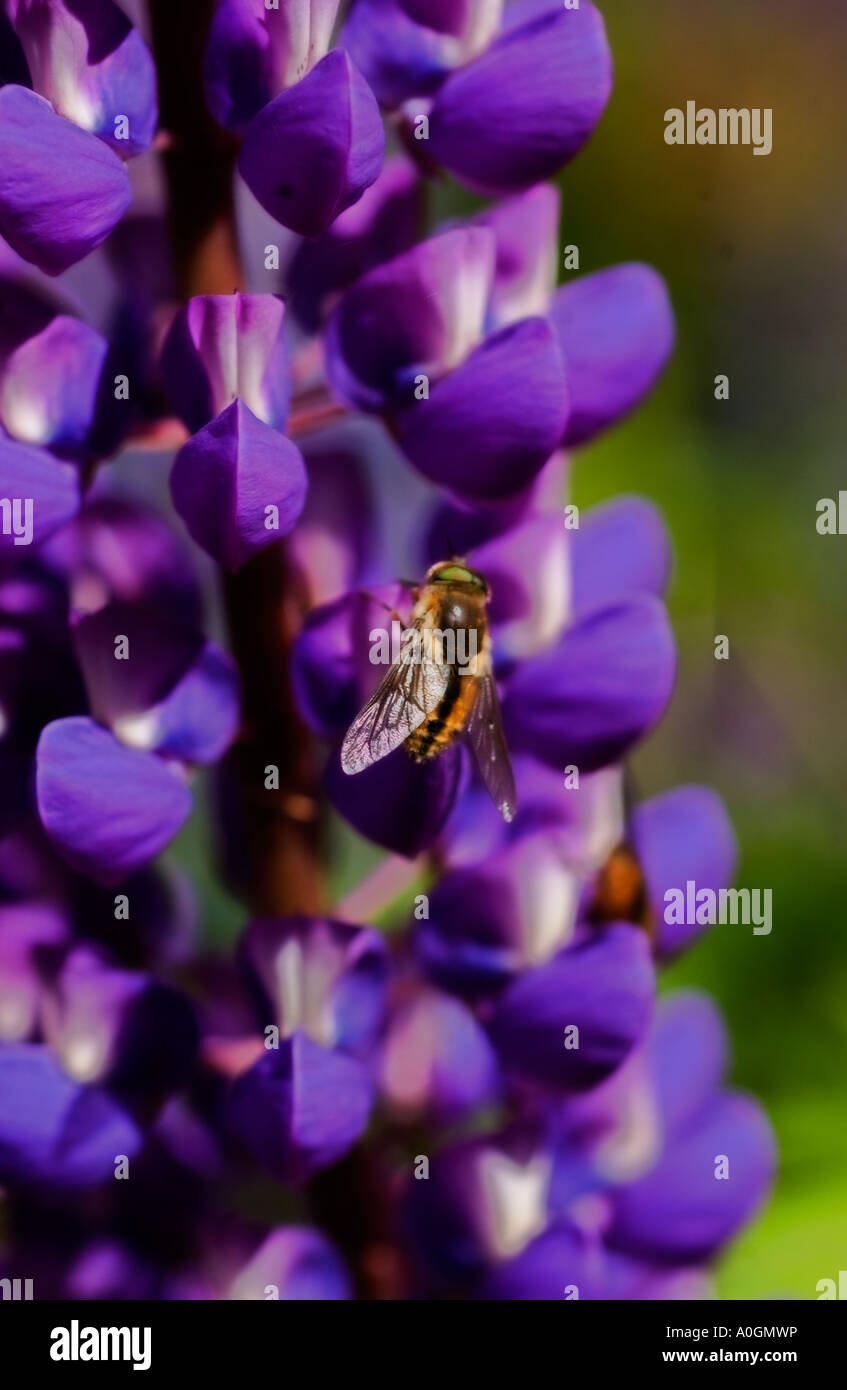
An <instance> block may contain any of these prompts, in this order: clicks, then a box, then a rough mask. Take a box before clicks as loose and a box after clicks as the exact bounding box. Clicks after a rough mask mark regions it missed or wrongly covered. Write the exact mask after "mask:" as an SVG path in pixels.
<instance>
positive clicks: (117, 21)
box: [8, 0, 158, 158]
mask: <svg viewBox="0 0 847 1390" xmlns="http://www.w3.org/2000/svg"><path fill="white" fill-rule="evenodd" d="M8 11H9V18H10V20H11V21H12V24H13V25H14V27H15V32H16V33H17V36H18V38H19V39H20V42H21V47H22V48H23V51H24V53H25V55H26V59H27V62H28V64H29V71H30V76H31V79H32V87H33V90H34V91H36V92H37V93H38V95H39V96H42V97H46V98H47V100H48V101H49V102H51V103H52V105H53V108H54V110H56V111H57V112H58V114H59V115H60V116H65V117H66V118H67V119H68V120H69V121H73V122H74V124H75V125H78V126H80V127H81V128H82V129H83V130H88V131H91V133H92V134H93V135H99V137H100V138H101V140H104V141H105V142H106V144H108V145H111V147H112V149H113V150H115V151H116V153H117V154H119V155H120V156H121V158H129V157H131V156H132V155H136V154H140V153H141V151H142V150H146V149H147V147H148V146H149V145H150V144H151V142H152V140H153V136H154V135H155V133H156V124H157V121H158V110H157V103H156V73H155V69H154V67H153V59H152V57H151V56H150V52H149V50H148V48H147V45H146V44H145V43H144V40H143V39H142V38H141V35H140V34H139V33H138V31H137V30H136V29H134V28H133V27H132V25H131V24H130V22H129V20H128V19H127V17H126V15H125V14H124V12H123V10H122V9H121V8H120V6H119V5H116V4H114V3H113V0H85V3H84V4H79V3H78V0H77V3H74V0H9V6H8Z"/></svg>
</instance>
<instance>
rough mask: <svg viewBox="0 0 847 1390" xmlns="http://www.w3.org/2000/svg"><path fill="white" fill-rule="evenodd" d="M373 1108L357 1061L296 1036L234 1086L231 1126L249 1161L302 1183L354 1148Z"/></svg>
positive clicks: (254, 1067) (291, 1180)
mask: <svg viewBox="0 0 847 1390" xmlns="http://www.w3.org/2000/svg"><path fill="white" fill-rule="evenodd" d="M371 1102H372V1088H371V1084H370V1081H369V1079H368V1074H367V1072H366V1070H365V1068H364V1067H363V1066H362V1064H361V1063H360V1062H357V1061H356V1060H355V1059H354V1058H352V1057H349V1056H348V1055H347V1054H346V1053H344V1052H332V1051H329V1050H328V1049H327V1048H324V1047H319V1046H318V1045H317V1043H313V1042H312V1041H311V1039H310V1038H308V1037H306V1036H305V1034H303V1033H295V1034H294V1036H293V1037H292V1038H286V1039H285V1040H282V1041H280V1045H279V1050H278V1051H272V1052H269V1053H268V1054H267V1055H266V1056H265V1057H262V1058H261V1059H260V1060H259V1061H258V1062H256V1064H255V1065H254V1066H252V1067H251V1068H250V1070H249V1071H247V1072H245V1073H244V1074H243V1075H242V1076H240V1077H239V1078H238V1080H237V1081H236V1082H235V1085H234V1086H233V1089H232V1093H231V1096H230V1107H229V1109H230V1121H231V1124H232V1128H233V1132H234V1133H235V1134H237V1135H238V1137H239V1138H240V1139H241V1141H242V1143H243V1144H244V1145H245V1147H246V1148H247V1149H248V1150H249V1151H250V1153H252V1154H253V1156H254V1158H256V1159H258V1160H259V1162H260V1163H262V1164H263V1165H264V1166H265V1167H266V1168H268V1169H269V1170H270V1172H272V1173H274V1174H275V1176H276V1177H278V1178H279V1179H280V1181H282V1182H300V1181H303V1180H305V1179H306V1178H308V1177H310V1176H311V1175H312V1174H313V1173H316V1172H319V1171H320V1169H322V1168H328V1167H329V1165H330V1164H332V1163H335V1162H336V1161H337V1160H338V1159H339V1158H341V1157H342V1156H343V1155H344V1154H345V1153H346V1152H347V1151H348V1149H350V1148H352V1146H353V1145H354V1144H355V1143H356V1140H357V1139H358V1138H359V1137H360V1135H361V1134H362V1132H363V1131H364V1129H365V1126H366V1125H367V1122H368V1116H369V1114H370V1109H371Z"/></svg>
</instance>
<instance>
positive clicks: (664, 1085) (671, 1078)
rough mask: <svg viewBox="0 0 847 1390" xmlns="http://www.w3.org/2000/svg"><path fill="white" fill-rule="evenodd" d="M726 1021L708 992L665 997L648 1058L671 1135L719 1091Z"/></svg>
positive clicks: (724, 1063) (693, 1118)
mask: <svg viewBox="0 0 847 1390" xmlns="http://www.w3.org/2000/svg"><path fill="white" fill-rule="evenodd" d="M728 1051H729V1044H728V1040H727V1033H726V1025H725V1023H724V1021H723V1018H722V1017H721V1015H720V1012H719V1010H718V1007H717V1005H716V1004H715V1002H714V1001H713V1000H712V999H711V998H710V997H709V996H708V995H707V994H700V993H697V992H696V991H694V990H680V991H677V992H676V993H674V994H672V995H670V996H668V997H666V998H665V999H663V1000H662V1001H661V1004H660V1006H659V1009H658V1012H657V1016H656V1020H655V1022H654V1025H653V1030H652V1033H651V1036H650V1039H649V1042H648V1060H649V1064H650V1068H651V1070H652V1074H653V1081H654V1085H655V1087H656V1094H657V1098H658V1101H659V1105H660V1108H661V1117H662V1125H663V1129H664V1133H665V1135H666V1136H668V1137H669V1138H670V1139H673V1138H675V1136H676V1135H677V1134H681V1133H682V1132H683V1131H684V1130H685V1128H686V1126H689V1125H690V1124H691V1123H693V1122H696V1121H697V1119H698V1117H699V1116H700V1114H701V1113H702V1111H703V1110H704V1109H705V1108H706V1107H707V1106H708V1105H709V1104H710V1103H711V1101H712V1099H713V1097H714V1096H715V1094H716V1093H717V1091H718V1089H719V1087H720V1084H721V1081H722V1079H723V1076H724V1073H725V1071H726V1067H727V1058H728Z"/></svg>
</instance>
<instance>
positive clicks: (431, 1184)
mask: <svg viewBox="0 0 847 1390" xmlns="http://www.w3.org/2000/svg"><path fill="white" fill-rule="evenodd" d="M551 1166H552V1162H551V1156H550V1155H549V1154H548V1153H547V1152H545V1151H544V1150H543V1149H538V1148H537V1147H536V1146H535V1145H533V1144H532V1143H531V1142H530V1143H527V1142H526V1140H525V1139H524V1138H523V1137H522V1136H521V1135H520V1133H518V1134H516V1135H514V1136H512V1135H507V1136H503V1137H490V1138H485V1139H475V1140H470V1141H466V1142H463V1143H461V1144H456V1145H453V1146H452V1147H450V1148H448V1149H442V1151H441V1152H440V1153H438V1154H437V1155H436V1156H435V1158H433V1160H432V1162H431V1167H430V1174H429V1178H428V1180H427V1181H415V1180H413V1181H412V1182H411V1185H410V1193H409V1199H408V1222H409V1234H410V1236H411V1237H412V1239H413V1240H414V1243H415V1245H416V1246H417V1248H418V1251H419V1253H420V1254H421V1255H422V1256H423V1258H424V1259H425V1260H426V1262H427V1263H428V1264H430V1265H432V1266H433V1267H434V1268H435V1269H436V1270H439V1271H441V1272H444V1273H446V1274H448V1275H449V1276H453V1277H454V1278H455V1277H456V1276H459V1277H463V1276H464V1277H467V1276H468V1275H477V1274H479V1273H481V1272H482V1271H483V1270H484V1269H485V1268H486V1267H487V1266H488V1265H490V1263H491V1262H492V1261H494V1260H498V1259H501V1260H502V1259H507V1258H509V1257H511V1256H514V1255H516V1254H517V1253H518V1252H519V1251H520V1250H522V1249H524V1248H525V1247H526V1246H527V1245H528V1244H529V1242H530V1241H531V1240H532V1239H533V1238H534V1237H535V1236H537V1235H539V1234H540V1233H541V1231H543V1230H544V1228H545V1227H546V1225H547V1205H548V1197H549V1188H550V1178H551Z"/></svg>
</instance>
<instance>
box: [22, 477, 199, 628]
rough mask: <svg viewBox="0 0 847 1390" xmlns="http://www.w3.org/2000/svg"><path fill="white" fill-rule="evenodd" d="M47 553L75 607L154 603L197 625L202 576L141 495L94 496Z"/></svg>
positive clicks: (179, 619) (82, 609)
mask: <svg viewBox="0 0 847 1390" xmlns="http://www.w3.org/2000/svg"><path fill="white" fill-rule="evenodd" d="M45 554H46V555H47V556H48V558H49V561H50V563H51V564H52V565H55V566H56V567H57V568H58V569H59V570H60V571H61V573H63V574H64V575H65V576H66V577H67V582H68V586H69V589H70V593H71V607H72V608H73V609H75V610H76V611H77V612H87V613H88V612H94V611H96V610H97V609H98V608H102V607H103V605H104V604H106V603H109V602H110V601H111V600H113V599H114V600H118V601H120V602H123V603H130V604H136V603H139V604H145V603H146V604H150V605H151V606H153V607H155V608H158V610H159V611H160V612H165V613H169V614H171V615H172V617H173V618H174V619H175V620H176V621H177V622H182V623H184V624H185V625H186V626H188V627H197V626H199V622H200V617H201V613H200V594H199V589H198V586H197V580H196V578H195V575H194V572H193V570H192V568H191V565H190V563H189V561H188V559H187V558H186V554H185V545H184V544H181V543H180V539H178V538H177V536H176V534H175V532H174V531H173V530H172V529H171V526H170V525H169V524H168V523H167V522H166V521H165V520H164V518H163V517H161V516H159V514H158V513H157V512H155V511H154V510H153V509H152V508H150V507H148V506H147V505H146V504H145V503H143V502H140V501H138V500H137V499H135V498H134V499H132V500H129V499H127V498H121V497H94V498H89V500H87V501H86V504H85V507H84V508H83V510H82V511H81V512H80V513H79V514H78V515H77V517H76V518H75V519H74V521H73V522H72V523H71V525H69V526H66V527H65V528H64V529H63V530H62V532H61V533H60V534H59V535H57V536H54V537H53V538H52V539H51V541H50V542H49V544H48V546H47V549H46V552H45Z"/></svg>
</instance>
